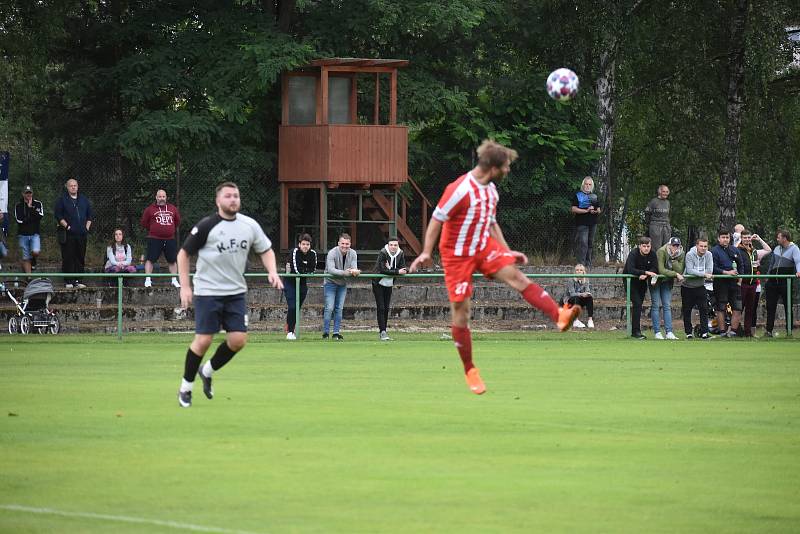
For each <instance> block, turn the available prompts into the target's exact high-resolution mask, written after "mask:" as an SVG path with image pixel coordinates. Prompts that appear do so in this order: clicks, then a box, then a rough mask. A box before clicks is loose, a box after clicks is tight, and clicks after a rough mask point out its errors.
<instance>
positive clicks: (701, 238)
mask: <svg viewBox="0 0 800 534" xmlns="http://www.w3.org/2000/svg"><path fill="white" fill-rule="evenodd" d="M700 241H702V242H703V243H708V238H707V237H703V236H700V237H698V238H697V239H695V240H694V244H695V245H696V244H697V243H699V242H700Z"/></svg>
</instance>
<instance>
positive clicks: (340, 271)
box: [322, 234, 361, 341]
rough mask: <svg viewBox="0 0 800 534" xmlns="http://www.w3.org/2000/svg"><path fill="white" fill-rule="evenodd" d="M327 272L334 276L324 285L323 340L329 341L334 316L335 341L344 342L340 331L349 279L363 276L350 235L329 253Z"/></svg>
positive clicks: (326, 280) (344, 237)
mask: <svg viewBox="0 0 800 534" xmlns="http://www.w3.org/2000/svg"><path fill="white" fill-rule="evenodd" d="M325 272H326V273H328V274H331V275H333V276H331V277H329V278H326V279H325V282H324V283H323V284H322V290H323V293H324V295H325V307H324V309H323V311H322V313H323V315H324V317H323V322H322V338H323V339H328V336H329V334H330V327H331V316H333V339H335V340H337V341H342V340H343V339H344V338H343V337H342V333H341V331H340V328H341V324H342V310H343V309H344V299H345V297H346V296H347V279H348V278H350V277H355V276H358V275H360V274H361V271H359V270H358V254H356V251H355V250H353V249H352V248H350V235H348V234H342V235H340V236H339V243H338V245H337V246H335V247H333V248H332V249H330V250H329V251H328V256H327V258H326V260H325Z"/></svg>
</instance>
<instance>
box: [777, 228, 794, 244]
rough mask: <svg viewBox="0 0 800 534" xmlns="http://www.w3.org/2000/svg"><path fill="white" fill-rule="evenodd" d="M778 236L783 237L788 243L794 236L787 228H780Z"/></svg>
mask: <svg viewBox="0 0 800 534" xmlns="http://www.w3.org/2000/svg"><path fill="white" fill-rule="evenodd" d="M778 235H782V236H783V238H784V239H785V240H786V241H791V240H792V234H791V232H789V230H787V229H786V228H778Z"/></svg>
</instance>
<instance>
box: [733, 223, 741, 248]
mask: <svg viewBox="0 0 800 534" xmlns="http://www.w3.org/2000/svg"><path fill="white" fill-rule="evenodd" d="M742 232H744V225H743V224H738V223H737V224H735V225H734V226H733V233H732V234H731V245H732V246H734V247H738V246H739V243H741V242H742Z"/></svg>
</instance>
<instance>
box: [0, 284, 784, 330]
mask: <svg viewBox="0 0 800 534" xmlns="http://www.w3.org/2000/svg"><path fill="white" fill-rule="evenodd" d="M147 276H150V277H152V278H167V277H173V276H176V275H174V274H172V273H151V274H146V273H81V274H73V273H30V274H28V273H5V274H4V276H3V282H4V283H5V284H6V287H8V284H9V283H11V284H13V283H14V281H15V280H17V281H18V279H19V278H23V279H25V278H50V277H54V278H64V277H66V278H68V279H74V278H82V279H83V278H107V279H108V278H116V280H117V339H119V340H122V333H123V320H122V289H123V287H124V283H123V282H124V280H125V279H126V278H127V279H132V278H143V277H147ZM190 276H193V274H190ZM482 276H483V275H482V274H480V273H476V274H474V275H473V278H481V277H482ZM525 276H526V277H527V278H544V279H547V278H574V277H575V274H574V273H560V274H550V273H532V274H528V273H526V274H525ZM12 277H13V278H14V279H15V280H10V278H12ZM245 277H247V278H266V277H267V273H247V274H245ZM280 277H281V278H295V279H297V278H306V279H313V278H332V276H331V275H329V274H290V273H280ZM384 277H385V275H382V274H373V273H370V274H362V275H360V276H359V277H358V278H384ZM396 278H402V279H408V278H444V273H440V272H439V273H414V274H404V275H398V276H397V277H396ZM581 278H606V279H623V280H624V281H625V322H626V330H627V333H628V335H631V280H634V279H636V276H634V275H630V274H585V275H582V276H581ZM658 278H659V279H666V277H665V276H663V275H661V276H659V277H658ZM686 278H698V277H694V276H687V277H686ZM725 278H730V279H738V278H759V279H761V280H763V279H769V278H785V279H786V281H787V284H786V334H787V335H788V336H791V335H792V322H793V319H792V305H793V302H792V283H793V281H794V279H795V278H796V276H795V275H790V274H789V275H787V274H766V275H765V274H762V275H758V276H755V277H751V276H745V277H742V276H737V275H714V279H725ZM294 286H295V316H296V318H297V325H296V327H295V328H296V330H299V328H300V321H301V314H300V284H294Z"/></svg>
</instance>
